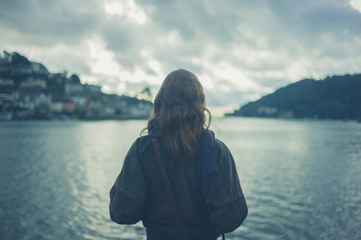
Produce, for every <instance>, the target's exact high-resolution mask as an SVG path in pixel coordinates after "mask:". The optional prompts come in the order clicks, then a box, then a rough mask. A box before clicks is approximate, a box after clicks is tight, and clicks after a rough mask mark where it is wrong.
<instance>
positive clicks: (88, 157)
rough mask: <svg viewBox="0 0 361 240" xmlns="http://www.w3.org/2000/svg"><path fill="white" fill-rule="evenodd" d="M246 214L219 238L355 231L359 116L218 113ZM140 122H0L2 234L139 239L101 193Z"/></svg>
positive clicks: (352, 234)
mask: <svg viewBox="0 0 361 240" xmlns="http://www.w3.org/2000/svg"><path fill="white" fill-rule="evenodd" d="M215 125H216V126H217V127H218V130H216V135H217V136H218V137H219V138H221V139H222V140H223V141H224V142H225V143H226V144H227V145H228V146H229V148H230V149H231V151H232V154H233V156H234V158H235V161H236V164H237V169H238V172H239V175H240V180H241V183H242V187H243V190H244V193H245V195H246V198H247V201H248V205H249V217H248V218H247V219H246V221H245V223H244V225H242V227H241V228H239V229H238V230H236V231H235V232H234V233H232V234H227V239H228V238H229V239H360V238H361V231H360V230H359V229H361V219H360V217H359V216H361V187H360V185H359V182H361V175H360V174H359V173H360V171H361V164H360V161H361V148H360V147H359V146H360V145H361V124H357V123H354V122H348V123H343V122H337V121H329V122H327V121H323V122H321V121H280V120H262V119H242V118H241V119H239V118H230V119H216V120H215ZM144 126H145V121H124V122H117V121H105V122H0V139H1V141H0V154H1V161H0V177H1V181H0V194H1V198H0V206H1V208H0V222H1V223H2V227H1V228H0V236H2V237H3V238H4V239H145V235H144V234H145V233H144V229H143V228H142V227H141V223H139V224H138V225H136V226H119V225H116V224H114V223H112V222H111V221H110V220H109V216H108V202H109V197H108V192H109V189H110V187H111V185H112V184H113V182H114V180H115V178H116V176H117V174H118V173H119V171H120V169H121V166H122V162H123V158H124V156H125V154H126V152H127V151H128V149H129V147H130V145H131V144H132V143H133V141H134V140H135V139H136V137H138V136H139V131H140V130H141V129H142V128H143V127H144Z"/></svg>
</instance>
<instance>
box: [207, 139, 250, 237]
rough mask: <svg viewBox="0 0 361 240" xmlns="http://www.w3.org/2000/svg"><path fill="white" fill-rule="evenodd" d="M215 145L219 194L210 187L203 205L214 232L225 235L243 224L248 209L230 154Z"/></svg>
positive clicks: (222, 145) (224, 147)
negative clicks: (216, 148)
mask: <svg viewBox="0 0 361 240" xmlns="http://www.w3.org/2000/svg"><path fill="white" fill-rule="evenodd" d="M217 144H218V145H219V146H218V177H219V183H220V192H217V191H216V190H215V189H214V188H213V187H211V189H210V191H209V193H208V194H207V196H206V197H205V203H206V208H207V210H208V213H209V216H210V220H211V223H212V225H213V227H214V228H215V230H216V231H217V232H218V233H227V232H232V231H234V230H235V229H237V228H238V227H239V226H240V225H241V224H242V223H243V221H244V219H245V218H246V217H247V214H248V208H247V204H246V200H245V198H244V195H243V192H242V188H241V185H240V183H239V179H238V174H237V170H236V166H235V163H234V160H233V157H232V154H231V152H230V151H229V149H228V148H227V147H226V146H225V145H224V144H223V143H222V142H217Z"/></svg>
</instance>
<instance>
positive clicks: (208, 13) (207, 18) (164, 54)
mask: <svg viewBox="0 0 361 240" xmlns="http://www.w3.org/2000/svg"><path fill="white" fill-rule="evenodd" d="M109 1H110V0H109ZM126 2H127V1H122V3H126ZM102 4H105V2H102V1H96V0H87V1H72V0H62V1H60V0H58V1H57V0H54V1H45V0H44V1H42V0H26V1H25V0H23V1H21V0H0V34H1V36H2V37H1V38H0V46H1V47H3V49H4V50H17V49H19V50H18V51H20V50H24V54H26V53H29V54H30V57H34V58H35V59H37V60H41V59H44V63H45V64H48V62H49V64H50V65H51V66H54V68H58V69H64V68H66V69H68V70H69V71H74V72H77V73H78V74H80V75H82V74H84V75H89V74H91V73H92V71H93V70H92V69H93V68H94V66H93V65H92V64H94V61H95V60H94V59H93V60H92V61H93V62H92V61H90V60H89V49H88V44H89V41H90V40H94V39H100V41H101V43H102V44H103V45H104V46H103V47H104V50H106V51H108V52H110V53H112V56H113V57H114V59H113V60H114V61H115V63H116V64H118V65H119V66H120V67H119V68H120V69H121V71H123V72H129V75H130V76H131V75H132V74H135V73H136V72H137V71H139V69H140V70H141V71H143V73H144V75H142V76H143V77H142V78H144V79H138V82H141V81H147V76H148V77H149V79H150V78H154V77H158V78H159V81H158V82H159V83H160V82H161V81H162V80H163V79H164V77H165V76H164V74H166V73H168V72H170V71H172V70H174V69H178V68H186V69H189V70H191V71H193V72H195V73H196V74H197V75H200V76H203V77H204V76H206V77H208V78H209V79H210V80H211V81H212V82H213V85H212V86H213V87H210V88H209V89H207V92H208V93H209V94H208V95H209V98H211V99H210V100H209V101H208V102H209V103H210V104H213V105H222V104H227V102H228V103H230V104H234V103H235V102H236V101H239V102H243V101H245V100H242V99H247V98H249V99H251V98H252V97H251V96H256V95H262V94H264V93H265V92H267V91H269V90H270V89H275V88H278V87H280V86H283V85H285V84H287V83H289V82H292V81H296V80H299V79H300V78H302V77H310V76H316V77H324V76H326V75H331V74H343V73H354V72H357V71H358V72H359V71H360V69H359V66H360V63H361V57H360V56H359V54H357V53H358V52H360V51H361V24H360V23H361V13H360V12H359V11H357V10H356V9H354V8H352V7H351V6H350V4H349V1H348V0H343V1H341V0H317V1H314V0H304V1H291V0H282V1H281V0H272V1H267V0H255V1H248V0H226V1H212V0H201V1H191V0H184V1H160V0H158V1H146V0H137V1H135V4H136V6H138V10H139V11H143V12H144V14H145V16H146V21H145V22H144V24H138V23H137V22H136V21H134V19H131V18H129V17H128V16H127V14H128V13H129V11H130V10H129V9H128V8H124V13H123V15H107V14H106V12H105V9H104V5H102ZM8 48H10V49H8ZM45 53H47V54H45ZM150 61H157V62H158V63H159V64H160V68H161V71H162V74H161V73H160V72H159V71H157V70H156V69H154V68H152V66H150ZM222 68H226V70H227V68H229V69H228V70H229V71H233V72H234V73H233V74H235V75H234V76H233V79H230V78H232V76H226V75H227V74H225V73H224V72H227V71H226V70H224V69H223V70H224V71H223V70H222ZM222 71H223V72H222ZM102 74H103V73H102ZM99 76H101V78H102V82H103V84H104V85H106V84H107V80H106V75H99ZM120 76H121V75H120ZM115 79H117V76H115V75H112V76H109V80H108V83H109V86H108V88H109V89H112V88H113V87H114V86H117V83H116V80H115ZM209 79H208V80H209ZM133 80H134V79H133ZM133 80H132V79H131V78H129V79H128V78H127V79H122V77H119V79H118V81H119V82H120V83H119V84H123V83H122V82H127V83H129V84H125V85H124V86H126V87H128V88H132V86H135V85H134V84H133V85H132V83H131V81H133ZM206 80H207V79H206ZM208 80H207V81H208ZM250 82H251V83H253V85H252V84H251V85H250ZM152 84H154V82H152ZM242 84H248V85H249V86H250V87H242ZM226 85H228V88H230V89H232V91H231V92H230V91H226V90H224V91H222V90H219V89H223V87H224V89H226V87H225V86H226ZM152 86H153V85H152ZM222 86H223V87H222ZM217 91H218V94H216V93H217Z"/></svg>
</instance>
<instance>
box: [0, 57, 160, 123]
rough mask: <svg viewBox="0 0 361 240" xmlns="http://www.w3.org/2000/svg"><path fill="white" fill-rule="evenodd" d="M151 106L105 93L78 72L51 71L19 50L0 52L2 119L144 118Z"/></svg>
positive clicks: (149, 103) (142, 101)
mask: <svg viewBox="0 0 361 240" xmlns="http://www.w3.org/2000/svg"><path fill="white" fill-rule="evenodd" d="M148 90H149V89H148ZM147 92H149V91H147V89H146V91H143V93H147ZM150 98H151V97H150ZM148 99H149V98H148ZM152 110H153V104H152V103H151V102H150V101H148V100H144V99H139V98H136V97H129V96H125V95H123V96H119V95H115V94H104V93H102V91H101V86H98V85H89V84H82V83H81V81H80V79H79V77H78V76H77V75H75V74H73V75H71V76H70V77H69V76H68V74H67V73H49V72H48V70H47V69H46V68H45V66H43V65H42V64H40V63H35V62H30V61H28V60H27V59H26V58H25V57H23V56H21V55H20V54H17V53H7V52H4V54H3V55H0V120H12V119H140V118H142V119H143V118H148V117H149V116H150V114H151V112H152Z"/></svg>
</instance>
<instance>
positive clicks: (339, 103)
mask: <svg viewBox="0 0 361 240" xmlns="http://www.w3.org/2000/svg"><path fill="white" fill-rule="evenodd" d="M228 116H249V117H272V118H319V119H350V120H361V74H355V75H349V74H348V75H345V76H332V77H327V78H325V79H324V80H314V79H304V80H301V81H299V82H296V83H293V84H290V85H288V86H286V87H283V88H280V89H278V90H276V91H275V92H274V93H272V94H268V95H266V96H264V97H262V98H261V99H259V100H257V101H255V102H249V103H247V104H246V105H244V106H242V107H241V108H240V109H239V110H236V111H235V112H234V113H232V114H228Z"/></svg>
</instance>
